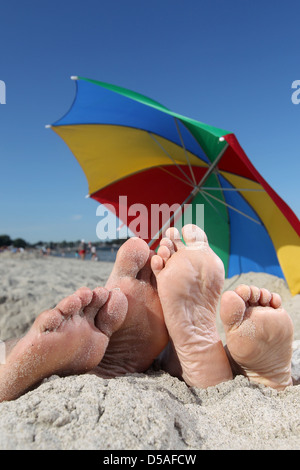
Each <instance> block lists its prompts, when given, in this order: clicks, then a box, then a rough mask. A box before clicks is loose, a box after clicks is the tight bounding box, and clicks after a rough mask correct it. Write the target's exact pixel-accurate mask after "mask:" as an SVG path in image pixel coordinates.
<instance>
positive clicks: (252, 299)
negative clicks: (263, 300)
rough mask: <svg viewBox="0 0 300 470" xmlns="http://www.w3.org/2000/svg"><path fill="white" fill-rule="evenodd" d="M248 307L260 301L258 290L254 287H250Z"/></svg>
mask: <svg viewBox="0 0 300 470" xmlns="http://www.w3.org/2000/svg"><path fill="white" fill-rule="evenodd" d="M250 291H251V292H250V298H249V304H250V305H257V304H258V302H259V299H260V288H259V287H256V286H250Z"/></svg>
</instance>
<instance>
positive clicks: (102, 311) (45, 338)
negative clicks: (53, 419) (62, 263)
mask: <svg viewBox="0 0 300 470" xmlns="http://www.w3.org/2000/svg"><path fill="white" fill-rule="evenodd" d="M126 312H127V299H126V297H125V296H124V295H123V294H122V293H121V292H120V291H112V292H109V291H108V290H107V289H105V288H104V287H99V288H96V289H95V290H94V291H91V290H90V289H88V288H86V287H82V288H80V289H79V290H77V291H76V292H75V293H74V294H73V295H71V296H69V297H67V298H65V299H64V300H62V301H61V302H60V303H59V304H58V305H57V307H55V308H54V309H52V310H47V311H45V312H43V313H41V314H40V315H39V316H38V317H37V319H36V320H35V322H34V323H33V325H32V327H31V329H30V330H29V331H28V333H27V334H26V335H25V336H24V337H23V338H21V339H20V340H19V341H18V342H17V343H16V344H15V346H14V347H13V349H12V350H11V351H10V353H9V355H8V357H7V359H6V363H5V364H3V365H1V366H0V401H3V400H12V399H15V398H17V397H18V396H20V395H21V394H22V393H24V392H25V391H26V390H28V388H30V387H32V386H33V385H35V384H36V383H38V382H39V381H41V380H42V379H44V378H46V377H49V376H50V375H52V374H58V375H70V374H76V373H83V372H87V371H90V370H91V369H93V368H94V367H95V366H96V365H97V364H98V363H99V362H100V361H101V359H102V357H103V355H104V353H105V350H106V348H107V345H108V342H109V338H110V336H111V335H112V334H113V333H114V331H115V330H116V329H118V328H119V327H120V326H121V324H122V322H123V321H124V318H125V316H126ZM95 317H97V321H96V323H97V326H95Z"/></svg>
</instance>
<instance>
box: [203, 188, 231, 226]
mask: <svg viewBox="0 0 300 470" xmlns="http://www.w3.org/2000/svg"><path fill="white" fill-rule="evenodd" d="M201 195H202V196H203V197H204V199H205V200H206V202H207V203H208V204H210V205H211V206H212V208H213V209H214V210H215V211H216V212H217V214H218V215H219V216H220V217H221V219H223V220H224V222H225V223H226V224H228V220H227V219H226V218H225V217H224V215H223V214H221V212H220V211H219V209H217V208H216V206H215V205H214V204H213V203H212V202H211V201H210V200H209V199H208V197H207V196H206V194H205V192H204V191H201Z"/></svg>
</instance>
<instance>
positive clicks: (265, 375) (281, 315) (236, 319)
mask: <svg viewBox="0 0 300 470" xmlns="http://www.w3.org/2000/svg"><path fill="white" fill-rule="evenodd" d="M220 315H221V320H222V321H223V324H224V329H225V333H226V339H227V348H228V351H229V354H230V356H231V357H230V359H231V360H233V362H232V365H233V369H235V371H236V372H237V373H242V374H244V375H246V376H247V377H248V378H249V380H250V381H253V382H256V383H260V384H264V385H266V386H269V387H273V388H276V389H278V390H283V389H284V388H285V387H287V386H288V385H292V378H291V357H292V341H293V331H294V328H293V324H292V320H291V318H290V317H289V315H288V313H287V312H286V311H285V310H284V309H283V308H282V307H281V298H280V296H279V295H278V294H271V293H270V292H269V291H268V290H266V289H259V288H258V287H255V286H251V287H249V286H246V285H240V286H239V287H237V288H236V289H235V291H228V292H225V293H224V294H223V296H222V299H221V310H220Z"/></svg>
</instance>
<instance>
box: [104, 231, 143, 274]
mask: <svg viewBox="0 0 300 470" xmlns="http://www.w3.org/2000/svg"><path fill="white" fill-rule="evenodd" d="M149 253H150V248H149V246H148V245H147V243H146V242H145V241H144V240H142V239H141V238H136V237H132V238H130V239H129V240H127V241H126V242H125V243H124V244H123V245H122V246H121V248H120V249H119V251H118V254H117V258H116V262H115V265H114V268H113V271H112V274H111V279H115V278H120V277H127V276H129V277H133V278H136V276H137V274H138V273H139V271H140V270H141V269H142V268H143V267H144V266H145V265H146V263H147V260H148V258H149Z"/></svg>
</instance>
